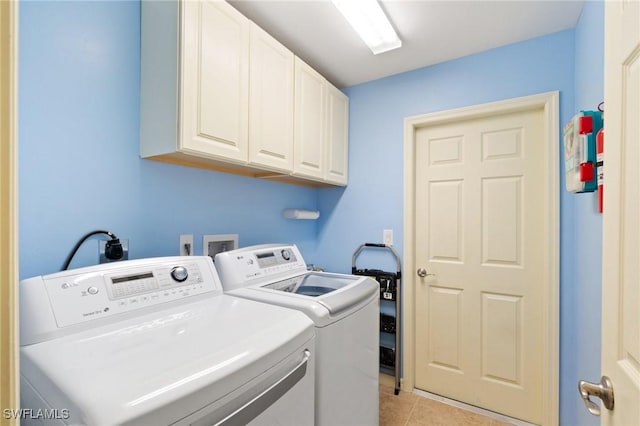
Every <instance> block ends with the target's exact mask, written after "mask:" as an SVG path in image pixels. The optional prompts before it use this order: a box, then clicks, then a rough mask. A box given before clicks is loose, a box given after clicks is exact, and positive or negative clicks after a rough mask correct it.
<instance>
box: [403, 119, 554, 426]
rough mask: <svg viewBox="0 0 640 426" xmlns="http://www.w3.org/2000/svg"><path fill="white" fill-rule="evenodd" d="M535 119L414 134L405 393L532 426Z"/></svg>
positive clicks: (543, 235)
mask: <svg viewBox="0 0 640 426" xmlns="http://www.w3.org/2000/svg"><path fill="white" fill-rule="evenodd" d="M545 126H546V125H545V120H544V111H543V108H536V109H529V110H526V111H519V112H510V113H504V114H500V115H492V116H489V117H484V118H474V119H467V120H464V121H454V122H450V123H445V124H438V125H434V126H429V127H424V128H419V129H416V133H415V141H416V142H415V152H416V154H415V155H416V160H415V168H416V170H415V174H416V182H415V212H416V213H415V229H416V231H415V234H416V237H415V263H416V264H415V266H416V268H423V269H425V271H422V273H424V272H426V273H428V274H433V275H427V276H425V277H422V278H416V285H415V304H416V305H415V318H416V323H415V330H416V331H415V339H416V340H415V353H416V355H415V386H416V387H417V388H420V389H423V390H426V391H429V392H433V393H436V394H439V395H443V396H446V397H449V398H452V399H455V400H459V401H463V402H466V403H469V404H472V405H476V406H479V407H483V408H486V409H489V410H493V411H496V412H499V413H503V414H507V415H509V416H512V417H516V418H519V419H523V420H526V421H529V422H532V423H537V424H540V423H542V421H543V416H544V412H543V411H544V403H543V400H544V398H543V380H544V379H543V377H544V371H543V370H544V368H543V363H544V360H543V348H544V347H545V345H546V344H545V342H544V341H543V336H544V331H543V327H544V321H543V316H544V312H546V311H547V310H546V309H545V301H544V300H543V299H544V297H543V296H544V294H545V293H544V292H545V289H546V288H548V283H546V282H545V280H546V279H547V275H545V273H543V272H541V271H545V270H547V269H548V267H549V266H548V263H546V262H547V260H546V259H547V258H546V257H545V256H546V254H545V250H546V249H547V248H548V240H547V236H548V234H549V232H551V229H549V224H548V222H547V221H546V220H545V218H546V217H547V216H546V215H547V214H548V212H547V211H545V209H546V208H545V206H546V205H547V204H546V200H548V198H549V194H548V186H547V185H546V184H545V182H546V178H545V173H547V170H548V167H549V165H548V164H546V156H545V155H546V154H545V153H546V152H547V149H548V147H547V146H546V145H547V144H546V143H545Z"/></svg>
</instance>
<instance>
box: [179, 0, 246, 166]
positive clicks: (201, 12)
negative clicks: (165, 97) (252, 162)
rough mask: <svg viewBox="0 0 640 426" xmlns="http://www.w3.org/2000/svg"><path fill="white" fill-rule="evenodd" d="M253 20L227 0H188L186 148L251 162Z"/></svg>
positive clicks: (184, 99)
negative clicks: (250, 85)
mask: <svg viewBox="0 0 640 426" xmlns="http://www.w3.org/2000/svg"><path fill="white" fill-rule="evenodd" d="M249 24H250V21H249V20H248V19H247V18H245V17H244V16H243V15H241V14H240V13H239V12H238V11H237V10H236V9H234V8H233V7H231V6H230V5H229V4H227V3H225V2H220V1H210V0H202V1H197V2H195V1H186V2H184V3H183V26H182V27H183V31H184V33H183V39H182V52H183V53H182V72H183V78H182V106H183V108H182V114H181V123H182V129H181V131H182V139H181V142H182V143H181V148H182V149H183V150H189V151H197V152H199V153H202V154H208V155H211V156H213V157H218V158H219V157H221V158H224V159H228V160H233V161H234V162H238V163H246V161H247V152H248V151H247V150H248V120H249V111H248V106H247V104H248V102H249V32H250V26H249Z"/></svg>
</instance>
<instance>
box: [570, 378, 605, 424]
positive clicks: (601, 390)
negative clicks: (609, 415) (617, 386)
mask: <svg viewBox="0 0 640 426" xmlns="http://www.w3.org/2000/svg"><path fill="white" fill-rule="evenodd" d="M578 390H579V391H580V396H581V397H582V399H583V400H584V403H585V404H586V405H587V409H588V410H589V412H590V413H591V414H593V415H594V416H599V415H600V406H599V405H598V404H596V403H595V402H593V401H591V399H590V398H589V397H590V396H596V397H598V398H600V399H601V400H602V404H603V405H604V407H605V408H606V409H607V410H613V384H612V383H611V379H609V378H608V377H607V376H602V378H601V379H600V383H598V384H596V383H591V382H585V381H584V380H580V382H579V383H578Z"/></svg>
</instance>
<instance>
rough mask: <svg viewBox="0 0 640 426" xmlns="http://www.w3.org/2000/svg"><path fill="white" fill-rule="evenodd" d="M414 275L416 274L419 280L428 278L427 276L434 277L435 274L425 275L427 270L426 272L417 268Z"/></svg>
mask: <svg viewBox="0 0 640 426" xmlns="http://www.w3.org/2000/svg"><path fill="white" fill-rule="evenodd" d="M416 274H418V276H419V277H420V278H424V277H429V276H433V275H435V274H427V270H426V269H424V268H419V269H418V270H417V271H416Z"/></svg>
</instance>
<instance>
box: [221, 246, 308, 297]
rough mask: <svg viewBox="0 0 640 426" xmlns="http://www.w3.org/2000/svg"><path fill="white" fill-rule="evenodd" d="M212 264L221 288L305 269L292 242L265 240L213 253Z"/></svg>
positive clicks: (243, 285) (242, 285)
mask: <svg viewBox="0 0 640 426" xmlns="http://www.w3.org/2000/svg"><path fill="white" fill-rule="evenodd" d="M216 268H217V269H218V273H219V274H220V279H221V280H222V285H223V287H224V289H225V291H228V290H233V289H234V288H238V287H245V286H246V285H247V283H248V282H249V283H250V282H256V281H260V282H262V281H265V280H268V279H272V278H278V277H281V276H285V275H291V274H293V273H295V274H299V273H302V272H305V271H306V270H307V265H306V263H305V261H304V259H303V258H302V254H301V253H300V250H298V247H297V246H296V245H295V244H265V245H259V246H252V247H245V248H241V249H238V250H231V251H226V252H222V253H218V254H217V255H216Z"/></svg>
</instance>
